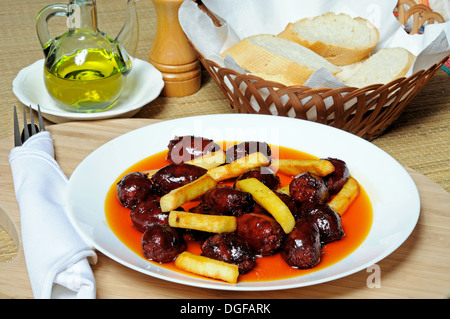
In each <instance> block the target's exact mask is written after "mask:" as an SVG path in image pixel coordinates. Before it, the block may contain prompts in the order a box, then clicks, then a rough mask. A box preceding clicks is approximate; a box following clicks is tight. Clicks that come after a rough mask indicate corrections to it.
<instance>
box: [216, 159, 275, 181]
mask: <svg viewBox="0 0 450 319" xmlns="http://www.w3.org/2000/svg"><path fill="white" fill-rule="evenodd" d="M269 163H270V161H269V159H268V158H267V157H266V156H265V155H264V154H262V153H260V152H256V153H252V154H249V155H247V156H245V157H241V158H239V159H237V160H235V161H234V162H231V163H229V164H225V165H222V166H218V167H214V168H211V169H209V170H208V174H209V175H210V176H211V177H212V178H214V180H215V181H217V182H220V181H223V180H226V179H230V178H234V177H238V176H239V175H241V174H243V173H244V172H246V171H248V170H249V169H251V168H256V167H260V166H266V165H269Z"/></svg>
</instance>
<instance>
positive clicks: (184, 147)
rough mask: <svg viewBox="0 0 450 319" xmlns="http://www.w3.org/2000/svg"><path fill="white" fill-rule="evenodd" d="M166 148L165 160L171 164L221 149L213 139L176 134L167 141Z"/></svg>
mask: <svg viewBox="0 0 450 319" xmlns="http://www.w3.org/2000/svg"><path fill="white" fill-rule="evenodd" d="M167 148H168V149H169V151H168V153H167V160H168V161H169V162H171V163H173V164H181V163H185V162H188V161H191V160H193V159H194V158H197V157H201V156H203V155H206V154H208V153H212V152H216V151H219V150H221V147H220V146H219V145H218V144H216V143H215V142H214V141H213V140H211V139H208V138H204V137H198V136H193V135H185V136H177V137H175V138H174V139H172V140H171V141H170V142H169V145H168V146H167Z"/></svg>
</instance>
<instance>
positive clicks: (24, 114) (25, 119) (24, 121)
mask: <svg viewBox="0 0 450 319" xmlns="http://www.w3.org/2000/svg"><path fill="white" fill-rule="evenodd" d="M27 125H28V124H27V112H26V111H25V105H24V106H23V128H24V129H23V142H25V141H26V140H27V139H29V138H30V134H29V133H28V126H27Z"/></svg>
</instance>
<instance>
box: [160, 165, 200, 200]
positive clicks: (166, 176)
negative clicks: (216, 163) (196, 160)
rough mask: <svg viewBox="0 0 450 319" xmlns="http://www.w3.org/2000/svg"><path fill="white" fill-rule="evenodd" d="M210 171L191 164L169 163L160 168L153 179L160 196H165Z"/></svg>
mask: <svg viewBox="0 0 450 319" xmlns="http://www.w3.org/2000/svg"><path fill="white" fill-rule="evenodd" d="M207 172H208V170H206V169H205V168H202V167H199V166H195V165H190V164H185V163H183V164H169V165H166V166H164V167H163V168H161V169H159V170H158V171H157V172H156V173H155V174H153V176H152V177H151V180H152V182H153V187H154V190H155V192H156V194H158V195H159V196H164V195H165V194H167V193H169V192H170V191H171V190H173V189H175V188H178V187H181V186H183V185H186V184H188V183H191V182H193V181H195V180H196V179H198V178H199V177H201V176H203V175H205V174H206V173H207Z"/></svg>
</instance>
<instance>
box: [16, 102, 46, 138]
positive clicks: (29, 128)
mask: <svg viewBox="0 0 450 319" xmlns="http://www.w3.org/2000/svg"><path fill="white" fill-rule="evenodd" d="M29 109H30V123H27V113H26V109H25V106H24V107H23V130H22V133H20V128H19V120H18V118H17V109H16V106H14V146H22V144H23V143H25V141H26V140H27V139H29V138H30V136H33V135H35V134H37V133H38V132H42V131H45V125H44V119H43V118H42V114H41V107H40V106H39V105H38V121H39V127H38V126H37V125H36V124H35V123H34V118H33V109H32V108H31V106H30V107H29Z"/></svg>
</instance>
